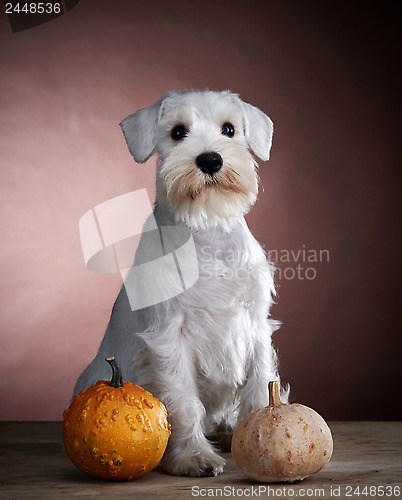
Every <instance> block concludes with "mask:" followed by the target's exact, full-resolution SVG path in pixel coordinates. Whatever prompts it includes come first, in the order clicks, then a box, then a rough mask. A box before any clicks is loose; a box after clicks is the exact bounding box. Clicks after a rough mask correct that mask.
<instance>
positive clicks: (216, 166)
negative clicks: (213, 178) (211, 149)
mask: <svg viewBox="0 0 402 500" xmlns="http://www.w3.org/2000/svg"><path fill="white" fill-rule="evenodd" d="M195 164H196V165H197V167H198V168H199V169H200V170H201V172H204V174H208V175H213V174H215V173H216V172H218V171H219V170H220V169H221V168H222V165H223V160H222V156H221V155H220V154H218V153H201V154H200V155H198V156H197V158H196V160H195Z"/></svg>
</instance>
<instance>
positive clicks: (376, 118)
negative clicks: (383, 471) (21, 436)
mask: <svg viewBox="0 0 402 500" xmlns="http://www.w3.org/2000/svg"><path fill="white" fill-rule="evenodd" d="M341 4H342V2H341ZM243 5H245V4H244V2H215V1H214V2H212V1H209V0H207V1H203V2H192V3H188V2H181V1H176V2H162V1H160V2H155V1H153V2H132V1H131V0H126V1H123V0H118V1H115V0H114V1H113V2H112V1H110V0H96V1H95V0H86V1H85V0H82V1H81V2H79V4H78V5H77V6H76V7H75V8H74V9H72V10H71V11H70V12H69V13H68V14H66V15H64V16H62V17H60V18H58V19H56V20H54V21H52V22H49V23H47V24H43V25H41V26H38V27H35V28H32V29H30V30H27V31H21V32H18V33H12V32H11V30H10V26H9V23H8V19H7V18H6V17H5V16H4V15H2V16H1V17H0V68H1V79H0V90H1V97H0V99H1V115H0V155H1V156H0V158H1V170H0V211H1V218H0V231H1V232H0V234H1V241H2V245H1V248H0V268H1V277H2V279H1V280H0V297H1V306H0V329H1V330H0V335H1V365H0V370H1V373H0V380H1V392H0V397H1V405H0V418H2V419H15V420H36V419H42V420H58V419H61V418H62V411H63V409H64V408H65V407H66V406H67V405H68V404H69V401H70V397H71V394H72V388H73V385H74V382H75V379H76V377H77V376H78V375H79V373H80V372H81V370H82V369H83V368H84V367H85V366H86V365H87V363H88V362H89V361H90V360H91V359H92V357H93V356H94V355H95V353H96V351H97V347H98V345H99V342H100V341H101V338H102V336H103V333H104V329H105V327H106V324H107V320H108V316H109V314H110V310H111V306H112V304H113V301H114V298H115V296H116V294H117V292H118V290H119V288H120V285H121V279H120V277H119V275H106V274H96V273H92V272H90V271H88V270H87V269H86V267H85V263H84V260H83V256H82V252H81V245H80V239H79V233H78V221H79V219H80V217H81V216H82V215H83V214H84V213H85V212H86V211H87V210H89V209H91V208H92V207H94V206H95V205H97V204H99V203H102V202H103V201H106V200H108V199H110V198H113V197H115V196H118V195H120V194H123V193H126V192H128V191H132V190H135V189H140V188H143V187H146V188H147V189H149V191H150V193H153V189H154V188H153V179H154V170H155V168H154V161H153V160H151V161H149V162H148V164H146V165H137V164H135V163H134V162H133V160H132V158H131V157H130V154H129V152H128V150H127V148H126V145H125V141H124V138H123V136H122V134H121V131H120V128H119V126H118V124H119V122H120V121H121V120H122V118H124V117H125V116H126V115H128V114H130V113H132V112H133V111H134V110H136V109H137V108H139V107H144V106H146V105H148V104H151V103H153V102H154V101H155V100H156V99H157V98H158V97H159V96H160V95H163V94H164V93H165V92H167V91H168V90H170V89H174V88H210V89H226V88H230V89H231V90H233V91H236V92H238V93H240V95H241V96H242V97H243V99H245V100H247V101H249V102H252V103H253V104H255V105H257V106H259V107H260V108H262V109H263V110H264V111H266V112H267V113H268V114H269V115H270V116H271V118H272V119H273V121H274V123H275V135H274V146H273V150H272V157H271V161H270V162H269V163H267V164H262V165H261V169H260V174H261V183H262V186H263V190H262V191H261V194H260V198H259V201H258V202H257V204H256V206H255V207H254V208H253V210H252V211H251V213H250V214H249V216H248V222H249V225H250V226H251V228H252V230H253V232H254V234H255V235H256V237H257V238H258V239H259V240H260V241H261V242H262V243H263V244H264V245H265V246H266V248H267V249H272V250H274V251H275V252H276V255H277V257H279V258H280V259H281V260H282V262H279V265H280V266H279V275H278V284H279V297H278V304H277V305H275V307H274V309H273V311H272V312H273V316H274V317H275V318H276V319H280V320H281V321H283V323H284V326H283V327H282V329H281V330H280V331H279V332H278V333H276V334H275V338H274V341H275V345H276V347H277V348H278V350H279V358H280V363H281V372H282V377H283V379H284V380H285V381H288V382H290V383H291V385H292V398H293V399H294V400H298V401H300V402H304V403H305V404H308V405H310V406H312V407H314V408H315V409H317V410H318V411H319V412H321V413H322V414H323V415H324V416H325V417H326V418H328V419H396V418H399V417H400V413H399V412H400V404H399V403H398V402H396V403H395V404H392V405H391V404H389V405H386V406H385V407H384V406H383V405H378V404H375V399H374V397H375V394H377V393H378V392H379V391H381V392H382V396H381V401H391V400H392V399H393V393H394V389H395V387H394V384H395V382H396V380H397V378H398V377H399V379H400V376H401V363H400V361H399V357H400V347H401V341H400V332H399V329H400V328H399V321H398V319H399V316H398V319H397V313H399V307H400V305H399V302H398V300H397V297H398V295H397V293H398V290H399V288H398V287H399V284H398V282H397V272H398V271H399V267H400V264H399V257H400V254H399V253H398V249H397V245H396V243H397V234H398V233H399V231H400V229H399V224H400V223H399V221H398V218H397V215H396V214H397V200H398V201H399V198H400V193H399V190H400V184H399V171H398V169H397V168H396V167H397V165H396V159H397V148H398V147H399V144H398V141H399V140H400V139H399V138H398V137H397V134H399V131H398V128H399V130H400V123H399V121H400V119H399V115H398V114H397V111H396V109H395V105H396V96H397V88H398V86H397V83H398V81H397V79H396V62H395V59H396V57H397V55H398V41H400V39H399V35H398V30H397V24H396V21H395V17H394V16H393V12H392V11H389V10H388V11H386V10H384V8H380V7H379V5H380V3H378V4H376V3H371V6H368V5H365V4H363V3H360V2H353V1H352V2H345V3H344V4H343V6H344V8H342V7H341V6H340V4H339V3H338V2H253V3H251V4H249V5H250V7H248V8H247V9H245V8H244V7H243ZM363 5H364V7H363ZM346 7H347V8H346ZM388 9H390V8H389V7H388ZM397 231H398V233H397ZM303 249H305V250H306V251H310V252H311V251H314V252H319V251H320V250H326V251H327V252H328V253H325V254H324V255H325V258H324V261H323V262H309V261H308V260H307V258H303V254H299V258H297V256H298V254H297V252H298V251H299V250H303ZM291 251H293V252H294V253H293V256H292V255H291V254H290V252H291ZM308 255H310V256H311V255H312V254H311V253H309V254H308ZM286 256H288V260H290V262H284V260H287V257H286ZM306 256H307V254H306ZM327 256H329V261H328V258H327ZM297 265H301V266H302V267H303V269H304V271H300V272H301V274H299V277H298V278H297V277H296V278H294V279H289V278H291V277H292V274H293V273H294V272H296V267H297ZM306 268H312V269H313V271H314V272H313V271H309V273H310V274H309V277H311V276H314V279H307V278H306V275H305V274H303V272H304V273H305V272H306ZM289 269H290V270H289ZM302 278H303V279H302Z"/></svg>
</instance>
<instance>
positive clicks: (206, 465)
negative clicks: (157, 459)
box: [162, 450, 225, 477]
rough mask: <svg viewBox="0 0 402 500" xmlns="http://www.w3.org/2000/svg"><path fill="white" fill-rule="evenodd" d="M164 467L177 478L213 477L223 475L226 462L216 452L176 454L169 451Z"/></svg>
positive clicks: (166, 454)
mask: <svg viewBox="0 0 402 500" xmlns="http://www.w3.org/2000/svg"><path fill="white" fill-rule="evenodd" d="M162 465H163V467H164V468H165V470H166V471H167V472H168V473H169V474H173V475H175V476H190V477H212V476H218V475H219V474H222V472H223V469H224V468H225V461H224V460H223V458H222V457H220V456H219V455H218V454H217V453H215V452H214V451H207V452H206V451H203V452H199V453H194V451H192V452H191V453H190V454H185V452H182V453H180V454H179V453H177V454H176V453H174V451H173V452H171V453H169V450H167V452H166V453H165V456H164V457H163V462H162Z"/></svg>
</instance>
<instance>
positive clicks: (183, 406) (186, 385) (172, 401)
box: [141, 318, 225, 477]
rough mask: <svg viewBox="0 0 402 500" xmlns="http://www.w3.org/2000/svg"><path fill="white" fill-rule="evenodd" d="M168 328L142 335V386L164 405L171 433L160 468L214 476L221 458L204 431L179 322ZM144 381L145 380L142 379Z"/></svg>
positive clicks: (189, 354)
mask: <svg viewBox="0 0 402 500" xmlns="http://www.w3.org/2000/svg"><path fill="white" fill-rule="evenodd" d="M174 323H176V324H175V327H176V328H174V329H172V328H171V327H172V326H173V325H170V328H169V331H166V330H165V331H163V332H147V333H146V334H142V335H141V336H142V338H143V339H144V341H145V342H146V343H147V345H148V348H149V350H150V363H149V365H148V366H147V370H146V371H147V382H146V386H147V387H148V388H149V389H150V390H151V392H152V393H153V394H154V395H155V396H156V397H158V398H159V399H160V400H161V401H162V402H163V403H164V404H165V406H166V409H167V412H168V420H169V423H170V424H171V426H172V434H171V437H170V439H169V444H168V447H167V450H166V452H165V455H164V457H163V459H162V465H163V467H164V468H165V469H166V470H167V472H169V473H170V474H174V475H182V476H193V477H196V476H216V475H218V474H221V473H222V472H223V468H224V465H225V462H224V460H223V459H222V458H221V457H220V456H219V455H218V454H217V453H216V451H215V449H214V447H213V446H212V444H211V443H210V442H209V441H208V439H207V438H206V436H205V434H204V430H205V429H204V421H205V408H204V405H203V404H202V402H201V400H200V398H199V394H198V389H197V383H196V372H195V367H194V360H193V359H192V352H191V349H190V348H189V346H188V343H187V340H186V338H185V335H183V333H182V331H181V325H180V327H179V329H177V326H178V325H177V318H175V321H174ZM144 382H145V381H144Z"/></svg>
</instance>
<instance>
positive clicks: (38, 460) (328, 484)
mask: <svg viewBox="0 0 402 500" xmlns="http://www.w3.org/2000/svg"><path fill="white" fill-rule="evenodd" d="M329 425H330V427H331V430H332V433H333V437H334V454H333V457H332V460H331V462H330V463H329V464H328V465H327V466H326V467H325V469H323V470H322V471H321V472H319V473H318V474H316V475H315V476H313V477H310V478H308V479H305V480H304V481H302V482H299V483H296V484H276V485H272V484H271V485H267V484H262V483H256V482H252V481H249V480H248V479H247V478H245V477H244V476H243V475H242V474H241V473H240V472H239V471H238V470H237V469H236V466H235V464H234V462H233V460H232V458H231V456H230V454H229V453H226V454H224V457H225V459H226V469H225V472H224V473H223V474H222V475H220V476H218V477H213V478H185V477H175V476H169V475H167V474H165V473H164V472H163V471H161V470H159V469H155V470H154V471H152V472H150V473H149V474H148V475H146V476H144V477H142V478H140V479H136V480H133V481H131V482H122V483H116V482H108V481H99V480H95V479H92V478H90V477H87V476H86V475H84V474H82V473H81V472H80V471H78V470H77V469H76V468H75V467H74V465H73V464H72V463H71V462H70V461H69V459H68V458H67V457H66V455H65V453H64V449H63V445H62V441H61V424H60V423H59V422H0V499H1V500H8V499H13V500H15V499H16V500H19V499H25V498H26V499H36V498H38V499H57V500H58V499H59V498H68V499H71V498H76V497H83V498H92V497H97V498H107V499H115V498H116V499H120V500H122V499H136V498H138V499H144V498H145V499H146V498H156V497H159V498H166V499H168V500H171V499H175V500H178V499H180V498H196V497H200V498H202V497H208V498H211V497H213V498H216V497H218V498H239V497H243V498H244V497H255V498H278V497H279V498H292V497H309V498H397V497H398V496H400V495H401V493H400V489H401V488H402V422H332V423H330V424H329ZM381 487H382V488H381ZM398 493H399V494H398Z"/></svg>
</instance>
